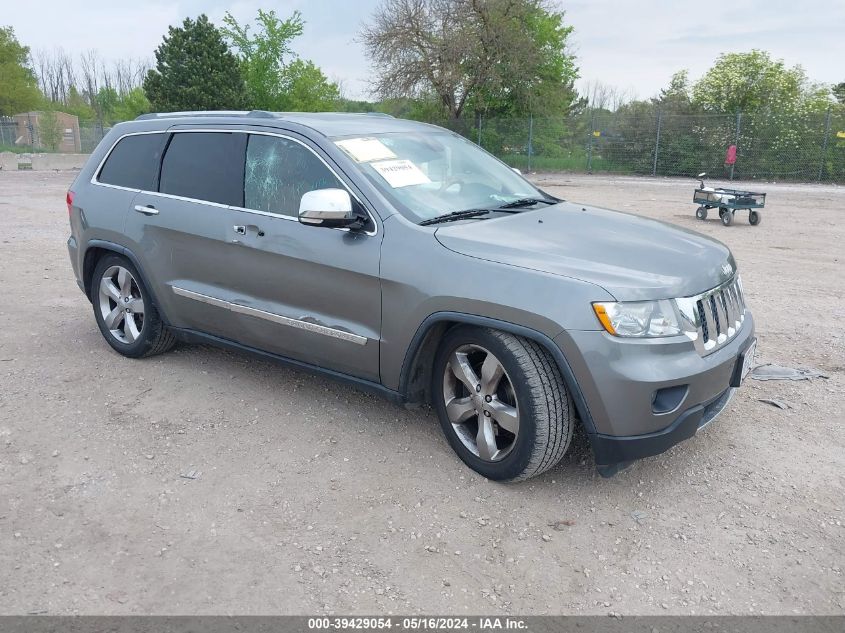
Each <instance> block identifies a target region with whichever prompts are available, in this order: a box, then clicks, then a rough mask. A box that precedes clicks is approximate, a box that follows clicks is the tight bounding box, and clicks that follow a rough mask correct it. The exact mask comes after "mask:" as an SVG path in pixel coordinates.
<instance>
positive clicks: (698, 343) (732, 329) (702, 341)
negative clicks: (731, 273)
mask: <svg viewBox="0 0 845 633" xmlns="http://www.w3.org/2000/svg"><path fill="white" fill-rule="evenodd" d="M675 304H676V305H677V306H678V311H679V312H680V314H681V326H682V327H683V330H684V334H686V335H687V336H688V337H689V339H690V340H691V341H692V342H693V343H695V348H696V349H697V350H698V351H699V353H701V354H702V355H705V354H709V353H711V352H714V351H716V350H717V349H719V348H720V347H722V346H723V345H725V344H726V343H727V342H728V341H730V340H731V339H732V338H733V337H734V336H736V333H737V332H739V329H740V328H741V327H742V322H743V321H744V320H745V311H746V306H745V300H744V298H743V296H742V281H741V280H740V278H739V275H736V276H735V277H734V278H733V279H731V280H730V281H728V282H726V283H724V284H722V285H721V286H717V287H716V288H713V289H712V290H708V291H707V292H703V293H702V294H700V295H696V296H695V297H685V298H683V299H675Z"/></svg>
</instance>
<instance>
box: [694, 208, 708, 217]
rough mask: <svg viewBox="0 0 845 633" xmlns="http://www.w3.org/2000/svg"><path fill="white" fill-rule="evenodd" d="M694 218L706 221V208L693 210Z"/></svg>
mask: <svg viewBox="0 0 845 633" xmlns="http://www.w3.org/2000/svg"><path fill="white" fill-rule="evenodd" d="M695 217H697V218H698V219H699V220H706V219H707V207H698V208H697V209H696V210H695Z"/></svg>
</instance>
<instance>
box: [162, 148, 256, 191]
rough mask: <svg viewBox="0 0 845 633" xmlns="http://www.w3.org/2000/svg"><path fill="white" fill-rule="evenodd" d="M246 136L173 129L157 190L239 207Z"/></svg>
mask: <svg viewBox="0 0 845 633" xmlns="http://www.w3.org/2000/svg"><path fill="white" fill-rule="evenodd" d="M246 136H247V135H246V134H240V133H234V132H176V133H175V134H174V135H173V138H172V139H171V141H170V145H168V147H167V152H166V153H165V154H164V160H163V161H162V164H161V182H160V184H159V191H160V192H161V193H169V194H172V195H174V196H182V197H185V198H194V199H196V200H207V201H208V202H216V203H218V204H225V205H233V206H237V207H242V206H243V202H244V193H243V192H244V153H245V145H246Z"/></svg>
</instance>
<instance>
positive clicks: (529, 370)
mask: <svg viewBox="0 0 845 633" xmlns="http://www.w3.org/2000/svg"><path fill="white" fill-rule="evenodd" d="M432 394H433V399H434V406H435V409H436V410H437V415H438V417H439V419H440V425H441V427H442V428H443V432H444V433H445V435H446V439H447V440H448V441H449V444H450V445H451V446H452V448H453V449H454V451H455V452H456V453H457V454H458V456H459V457H460V458H461V459H462V460H463V461H464V463H466V464H467V465H468V466H469V467H470V468H472V469H473V470H475V471H476V472H478V473H479V474H481V475H483V476H484V477H487V478H488V479H492V480H496V481H516V480H522V479H528V478H529V477H533V476H535V475H539V474H540V473H542V472H544V471H546V470H548V469H549V468H551V467H553V466H554V465H556V464H557V463H558V462H559V461H560V460H561V459H562V458H563V455H564V454H565V453H566V450H567V448H569V443H570V441H571V440H572V430H573V419H574V414H573V409H572V401H571V399H570V397H569V393H568V392H567V390H566V387H565V385H564V383H563V379H562V377H561V375H560V371H559V369H558V367H557V365H556V364H555V362H554V360H553V359H552V358H551V357H550V356H549V355H548V354H547V353H546V351H545V350H544V349H542V348H541V347H540V346H539V345H537V344H536V343H534V342H533V341H529V340H527V339H523V338H520V337H517V336H513V335H511V334H507V333H505V332H499V331H497V330H490V329H481V328H473V327H468V326H459V327H456V328H454V329H453V330H451V331H449V332H448V333H447V335H446V336H445V337H444V340H443V341H442V343H441V345H440V348H439V350H438V352H437V354H436V356H435V361H434V367H433V372H432Z"/></svg>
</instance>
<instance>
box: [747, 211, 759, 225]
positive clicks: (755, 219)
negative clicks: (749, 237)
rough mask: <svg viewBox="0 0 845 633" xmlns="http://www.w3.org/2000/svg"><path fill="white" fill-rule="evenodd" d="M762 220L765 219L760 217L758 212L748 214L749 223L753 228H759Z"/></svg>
mask: <svg viewBox="0 0 845 633" xmlns="http://www.w3.org/2000/svg"><path fill="white" fill-rule="evenodd" d="M762 219H763V218H762V217H761V216H760V214H759V213H758V212H757V211H749V212H748V223H749V224H751V225H752V226H757V225H758V224H760V220H762Z"/></svg>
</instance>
